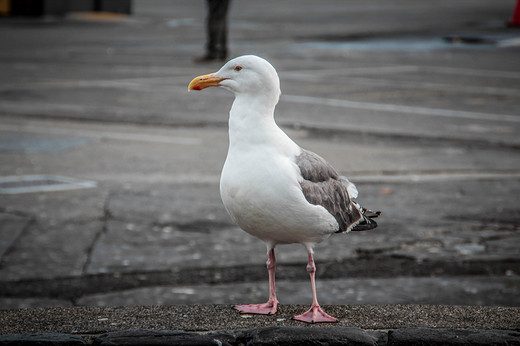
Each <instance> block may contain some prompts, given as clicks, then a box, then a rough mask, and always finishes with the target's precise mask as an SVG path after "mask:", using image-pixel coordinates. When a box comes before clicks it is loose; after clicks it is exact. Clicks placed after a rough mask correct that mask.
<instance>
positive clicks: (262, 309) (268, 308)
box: [233, 301, 278, 315]
mask: <svg viewBox="0 0 520 346" xmlns="http://www.w3.org/2000/svg"><path fill="white" fill-rule="evenodd" d="M277 307H278V302H271V301H269V302H267V303H264V304H249V305H235V306H234V307H233V308H234V309H236V310H238V311H239V312H240V313H241V314H261V315H272V314H274V313H275V312H276V309H277Z"/></svg>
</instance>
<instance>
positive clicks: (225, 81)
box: [188, 55, 280, 101]
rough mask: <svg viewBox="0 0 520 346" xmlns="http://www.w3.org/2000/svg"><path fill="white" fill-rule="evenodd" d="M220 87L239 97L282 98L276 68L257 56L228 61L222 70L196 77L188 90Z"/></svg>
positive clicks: (246, 56) (245, 56) (244, 56)
mask: <svg viewBox="0 0 520 346" xmlns="http://www.w3.org/2000/svg"><path fill="white" fill-rule="evenodd" d="M213 86H219V87H222V88H224V89H227V90H229V91H231V92H232V93H234V94H235V95H236V96H239V95H253V96H259V95H265V96H268V97H273V98H276V101H278V98H279V97H280V80H279V79H278V74H277V73H276V70H275V69H274V67H273V66H272V65H271V64H270V63H269V62H268V61H267V60H265V59H262V58H260V57H258V56H255V55H243V56H239V57H238V58H235V59H232V60H230V61H228V62H227V63H226V64H225V65H224V66H222V68H221V69H220V70H218V71H217V72H215V73H210V74H206V75H202V76H198V77H195V78H194V79H193V80H192V81H191V82H190V84H189V86H188V90H202V89H205V88H208V87H213Z"/></svg>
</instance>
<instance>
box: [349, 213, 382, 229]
mask: <svg viewBox="0 0 520 346" xmlns="http://www.w3.org/2000/svg"><path fill="white" fill-rule="evenodd" d="M361 214H362V215H363V220H362V221H361V222H360V223H358V224H357V225H356V226H355V227H354V228H352V232H364V231H370V230H372V229H374V228H376V227H377V222H375V221H374V220H372V219H373V218H376V217H378V216H379V215H381V212H380V211H373V210H368V209H365V208H362V209H361Z"/></svg>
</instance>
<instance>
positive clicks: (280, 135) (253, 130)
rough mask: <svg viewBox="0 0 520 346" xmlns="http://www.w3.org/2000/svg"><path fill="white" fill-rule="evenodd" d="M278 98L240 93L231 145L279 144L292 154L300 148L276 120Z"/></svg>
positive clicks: (279, 148)
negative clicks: (275, 111)
mask: <svg viewBox="0 0 520 346" xmlns="http://www.w3.org/2000/svg"><path fill="white" fill-rule="evenodd" d="M277 102H278V100H274V99H273V98H269V99H268V98H262V97H259V96H258V95H257V96H254V97H251V96H248V95H237V96H236V98H235V101H234V102H233V106H232V107H231V111H230V112H229V147H230V150H232V149H233V148H235V149H237V150H241V151H243V150H248V149H254V148H255V147H256V146H258V145H263V146H270V147H275V148H276V150H277V151H279V152H285V153H287V154H292V153H294V152H296V151H298V150H299V149H298V148H299V147H298V146H297V145H296V144H295V143H294V142H293V141H292V140H291V139H290V138H289V137H288V136H287V135H286V134H285V132H283V131H282V130H281V129H280V128H279V127H278V125H276V122H275V120H274V109H275V106H276V103H277Z"/></svg>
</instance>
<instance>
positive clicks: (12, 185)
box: [0, 175, 97, 194]
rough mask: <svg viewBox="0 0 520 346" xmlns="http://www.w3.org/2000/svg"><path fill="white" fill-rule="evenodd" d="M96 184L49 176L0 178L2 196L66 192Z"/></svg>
mask: <svg viewBox="0 0 520 346" xmlns="http://www.w3.org/2000/svg"><path fill="white" fill-rule="evenodd" d="M96 186H97V184H96V182H93V181H87V180H78V179H74V178H67V177H59V176H49V175H20V176H8V177H0V194H19V193H30V192H51V191H65V190H76V189H85V188H92V187H96Z"/></svg>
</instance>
